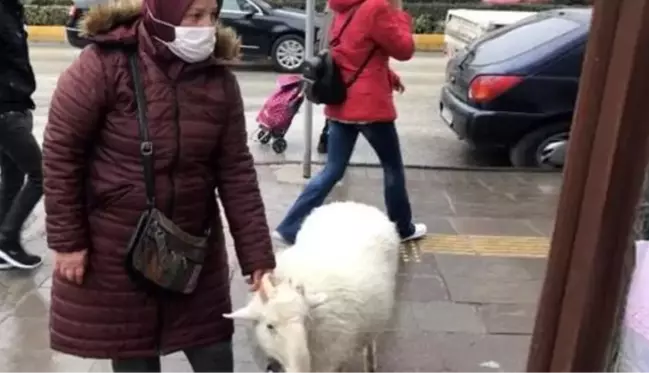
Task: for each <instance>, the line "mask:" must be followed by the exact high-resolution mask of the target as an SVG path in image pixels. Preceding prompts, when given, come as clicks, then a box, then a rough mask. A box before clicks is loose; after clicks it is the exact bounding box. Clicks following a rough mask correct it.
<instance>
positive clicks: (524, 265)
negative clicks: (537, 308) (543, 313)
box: [435, 254, 546, 282]
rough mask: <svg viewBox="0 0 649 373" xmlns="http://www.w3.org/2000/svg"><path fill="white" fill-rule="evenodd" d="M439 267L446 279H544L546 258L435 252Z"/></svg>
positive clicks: (477, 280)
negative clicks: (479, 255)
mask: <svg viewBox="0 0 649 373" xmlns="http://www.w3.org/2000/svg"><path fill="white" fill-rule="evenodd" d="M435 261H436V263H437V268H438V269H439V272H440V273H441V274H442V276H443V277H444V279H447V277H464V278H467V279H473V280H476V282H479V281H482V280H487V279H489V280H502V281H519V280H523V281H524V280H542V279H544V278H545V262H546V261H545V259H537V258H502V257H478V256H466V255H447V254H435Z"/></svg>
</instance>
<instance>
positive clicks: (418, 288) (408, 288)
mask: <svg viewBox="0 0 649 373" xmlns="http://www.w3.org/2000/svg"><path fill="white" fill-rule="evenodd" d="M397 281H398V282H397V299H398V300H404V301H413V302H431V301H440V300H448V299H449V294H448V290H447V289H446V285H445V284H444V279H442V277H441V276H430V277H412V276H397Z"/></svg>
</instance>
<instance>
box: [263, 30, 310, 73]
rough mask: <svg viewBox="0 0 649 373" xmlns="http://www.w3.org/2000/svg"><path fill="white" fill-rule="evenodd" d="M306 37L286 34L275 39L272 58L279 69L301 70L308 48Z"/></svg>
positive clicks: (285, 70) (289, 71) (288, 70)
mask: <svg viewBox="0 0 649 373" xmlns="http://www.w3.org/2000/svg"><path fill="white" fill-rule="evenodd" d="M304 45H305V44H304V38H303V37H301V36H298V35H284V36H282V37H280V38H279V39H277V41H275V44H274V45H273V52H272V54H271V56H270V57H271V59H272V60H273V65H274V67H275V69H276V70H277V71H280V72H284V73H295V72H298V71H300V68H301V67H302V63H303V62H304V57H305V56H306V49H305V46H304Z"/></svg>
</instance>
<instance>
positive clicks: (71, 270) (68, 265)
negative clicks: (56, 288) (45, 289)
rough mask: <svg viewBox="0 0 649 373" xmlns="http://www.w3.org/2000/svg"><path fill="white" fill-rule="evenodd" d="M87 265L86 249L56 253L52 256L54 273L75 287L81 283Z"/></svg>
mask: <svg viewBox="0 0 649 373" xmlns="http://www.w3.org/2000/svg"><path fill="white" fill-rule="evenodd" d="M87 263H88V250H87V249H84V250H81V251H75V252H71V253H59V252H56V253H55V254H54V271H55V272H56V273H58V275H59V276H61V277H62V278H64V279H66V280H68V281H70V282H73V283H75V284H77V285H81V284H82V283H83V276H84V275H85V274H86V265H87Z"/></svg>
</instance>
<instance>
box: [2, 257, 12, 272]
mask: <svg viewBox="0 0 649 373" xmlns="http://www.w3.org/2000/svg"><path fill="white" fill-rule="evenodd" d="M13 267H14V266H12V265H11V264H9V263H7V261H5V260H2V259H0V270H3V269H11V268H13Z"/></svg>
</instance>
